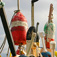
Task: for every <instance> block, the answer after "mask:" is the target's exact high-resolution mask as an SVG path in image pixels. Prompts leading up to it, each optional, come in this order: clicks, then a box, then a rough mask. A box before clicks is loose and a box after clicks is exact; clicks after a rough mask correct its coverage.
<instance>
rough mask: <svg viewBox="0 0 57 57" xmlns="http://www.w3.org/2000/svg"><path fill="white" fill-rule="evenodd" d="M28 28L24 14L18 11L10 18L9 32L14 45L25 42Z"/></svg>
mask: <svg viewBox="0 0 57 57" xmlns="http://www.w3.org/2000/svg"><path fill="white" fill-rule="evenodd" d="M27 30H28V24H27V20H26V18H25V16H24V15H23V14H22V13H21V12H20V11H19V12H17V13H16V14H15V15H14V16H13V18H12V20H11V33H12V36H13V40H14V43H15V45H19V44H20V43H21V44H22V45H24V44H26V33H27Z"/></svg>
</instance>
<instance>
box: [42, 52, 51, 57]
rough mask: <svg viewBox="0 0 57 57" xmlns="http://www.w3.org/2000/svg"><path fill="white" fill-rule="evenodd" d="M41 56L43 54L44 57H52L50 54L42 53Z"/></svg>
mask: <svg viewBox="0 0 57 57" xmlns="http://www.w3.org/2000/svg"><path fill="white" fill-rule="evenodd" d="M41 54H42V56H45V57H51V53H50V52H42V53H41Z"/></svg>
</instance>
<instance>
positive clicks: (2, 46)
mask: <svg viewBox="0 0 57 57" xmlns="http://www.w3.org/2000/svg"><path fill="white" fill-rule="evenodd" d="M5 43H6V36H5V39H4V41H3V43H2V45H1V47H0V49H1V51H0V54H1V53H2V51H3V48H4V46H5Z"/></svg>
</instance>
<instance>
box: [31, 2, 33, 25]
mask: <svg viewBox="0 0 57 57" xmlns="http://www.w3.org/2000/svg"><path fill="white" fill-rule="evenodd" d="M31 25H32V26H34V3H33V2H31Z"/></svg>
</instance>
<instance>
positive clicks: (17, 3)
mask: <svg viewBox="0 0 57 57" xmlns="http://www.w3.org/2000/svg"><path fill="white" fill-rule="evenodd" d="M19 5H20V4H19V0H17V8H18V10H19V7H20V6H19Z"/></svg>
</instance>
